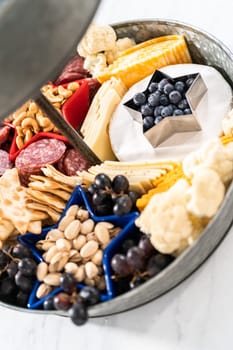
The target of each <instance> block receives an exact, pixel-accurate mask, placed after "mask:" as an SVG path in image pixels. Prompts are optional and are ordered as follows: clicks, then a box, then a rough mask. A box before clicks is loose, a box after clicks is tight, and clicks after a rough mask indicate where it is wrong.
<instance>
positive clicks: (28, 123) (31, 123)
mask: <svg viewBox="0 0 233 350" xmlns="http://www.w3.org/2000/svg"><path fill="white" fill-rule="evenodd" d="M21 125H22V128H26V127H30V128H32V129H33V131H34V133H35V134H37V133H38V132H39V131H40V127H39V125H38V123H37V120H36V119H34V118H30V117H29V118H25V119H24V120H23V121H22V124H21Z"/></svg>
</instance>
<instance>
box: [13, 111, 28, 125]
mask: <svg viewBox="0 0 233 350" xmlns="http://www.w3.org/2000/svg"><path fill="white" fill-rule="evenodd" d="M26 117H27V113H26V111H24V112H20V113H19V114H18V113H17V112H16V113H14V114H13V118H14V120H13V122H12V124H13V125H15V126H17V125H21V122H22V121H23V120H24V118H26Z"/></svg>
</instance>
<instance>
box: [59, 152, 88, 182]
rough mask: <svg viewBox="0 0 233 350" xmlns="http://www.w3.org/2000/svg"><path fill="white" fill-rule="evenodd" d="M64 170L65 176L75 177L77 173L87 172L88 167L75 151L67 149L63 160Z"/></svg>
mask: <svg viewBox="0 0 233 350" xmlns="http://www.w3.org/2000/svg"><path fill="white" fill-rule="evenodd" d="M63 164H64V170H65V173H66V175H69V176H72V175H76V172H77V171H82V170H87V169H88V168H89V167H90V165H89V163H88V162H87V161H86V159H84V158H83V157H82V156H81V155H80V153H79V152H78V151H77V150H76V149H73V148H72V149H69V150H68V151H67V152H66V156H65V159H64V162H63Z"/></svg>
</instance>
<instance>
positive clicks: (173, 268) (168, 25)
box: [1, 19, 233, 317]
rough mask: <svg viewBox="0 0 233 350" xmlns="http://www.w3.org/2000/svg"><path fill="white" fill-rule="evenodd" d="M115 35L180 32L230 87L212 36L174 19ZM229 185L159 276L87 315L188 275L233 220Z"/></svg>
mask: <svg viewBox="0 0 233 350" xmlns="http://www.w3.org/2000/svg"><path fill="white" fill-rule="evenodd" d="M113 27H114V29H115V30H116V32H117V35H118V37H124V36H130V37H133V38H135V39H136V41H137V42H141V41H144V40H147V39H150V38H152V37H155V36H161V35H169V34H184V35H185V37H186V39H187V43H188V46H189V50H190V52H191V55H192V58H193V61H194V63H200V64H206V65H210V66H213V67H215V68H216V69H218V70H219V71H220V72H221V73H222V75H223V76H224V77H225V78H226V80H227V81H228V82H229V84H230V85H231V86H232V87H233V53H232V52H231V51H230V50H229V49H228V48H227V47H226V46H225V45H224V44H223V43H222V42H220V41H219V40H218V39H216V38H215V37H213V36H212V35H210V34H208V33H206V32H204V31H202V30H200V29H198V28H195V27H192V26H190V25H186V24H183V23H180V22H177V21H171V20H160V19H156V20H151V21H133V22H129V23H120V24H115V25H113ZM232 206H233V184H231V185H230V187H229V189H228V191H227V194H226V196H225V199H224V201H223V203H222V206H221V208H220V209H219V211H218V213H217V215H216V216H215V217H214V219H213V220H212V221H211V222H210V223H209V225H208V226H207V227H206V229H205V230H204V232H203V233H202V235H201V236H200V237H199V239H198V240H197V241H196V242H195V243H194V244H193V245H192V246H190V248H188V249H187V250H186V251H184V252H183V253H182V254H181V255H180V256H179V257H178V258H176V259H175V261H174V262H173V263H172V264H171V265H169V267H167V268H166V269H165V270H163V271H162V272H161V273H160V274H159V275H157V276H155V277H154V278H151V279H150V280H149V281H147V282H145V283H144V284H142V285H141V286H139V287H137V288H135V289H134V290H132V291H129V292H127V293H125V294H123V295H121V296H119V297H117V298H114V299H112V300H111V301H107V302H104V303H101V304H98V305H96V306H93V307H91V308H90V310H89V315H90V316H91V317H95V316H105V315H109V314H115V313H119V312H122V311H126V310H129V309H132V308H135V307H137V306H140V305H142V304H144V303H147V302H149V301H151V300H153V299H155V298H158V297H160V296H161V295H162V294H164V293H166V292H168V291H169V290H171V289H172V288H174V287H175V286H177V285H178V284H179V283H181V282H182V281H183V280H184V279H185V278H187V277H188V276H190V274H191V273H192V272H194V271H195V270H196V269H197V268H198V267H199V266H200V265H201V264H202V263H203V262H205V260H206V259H207V258H208V257H209V256H210V254H211V253H212V252H213V251H214V250H215V249H216V247H217V246H218V245H219V244H220V242H221V240H222V239H223V238H224V236H225V235H226V234H227V232H228V230H229V228H230V227H231V224H232V221H233V213H232ZM1 305H4V306H7V307H10V308H13V309H16V310H21V311H24V312H25V311H27V312H37V313H43V314H45V313H53V314H57V315H62V316H66V315H67V314H66V313H62V312H59V311H51V312H48V311H39V310H38V311H37V310H33V311H30V310H25V309H21V308H18V307H14V306H10V305H7V304H3V303H1Z"/></svg>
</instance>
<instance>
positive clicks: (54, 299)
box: [43, 273, 100, 326]
mask: <svg viewBox="0 0 233 350" xmlns="http://www.w3.org/2000/svg"><path fill="white" fill-rule="evenodd" d="M60 287H61V288H62V289H63V292H60V293H59V294H56V295H55V296H51V297H49V298H47V299H46V300H45V301H44V303H43V308H44V310H60V311H68V313H69V316H70V318H71V320H72V322H73V323H74V324H75V325H77V326H81V325H83V324H85V323H86V322H87V320H88V306H91V305H95V304H97V303H98V302H99V301H100V292H99V290H98V289H97V288H95V287H90V286H85V287H83V288H82V289H81V290H80V291H78V288H77V282H76V279H75V277H74V276H73V275H72V274H70V273H63V274H62V275H61V278H60Z"/></svg>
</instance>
